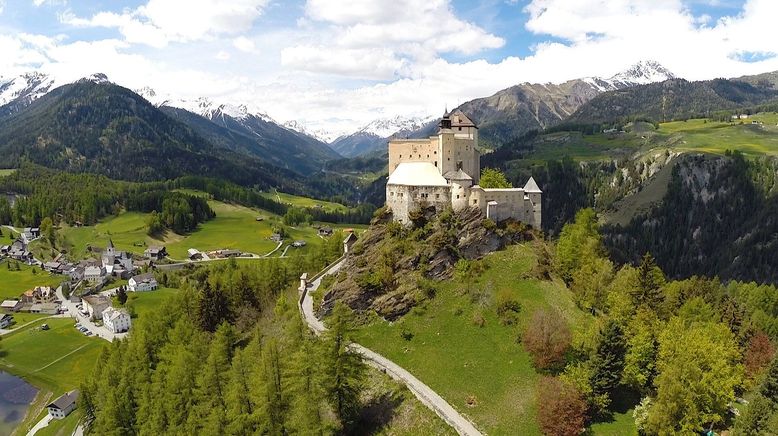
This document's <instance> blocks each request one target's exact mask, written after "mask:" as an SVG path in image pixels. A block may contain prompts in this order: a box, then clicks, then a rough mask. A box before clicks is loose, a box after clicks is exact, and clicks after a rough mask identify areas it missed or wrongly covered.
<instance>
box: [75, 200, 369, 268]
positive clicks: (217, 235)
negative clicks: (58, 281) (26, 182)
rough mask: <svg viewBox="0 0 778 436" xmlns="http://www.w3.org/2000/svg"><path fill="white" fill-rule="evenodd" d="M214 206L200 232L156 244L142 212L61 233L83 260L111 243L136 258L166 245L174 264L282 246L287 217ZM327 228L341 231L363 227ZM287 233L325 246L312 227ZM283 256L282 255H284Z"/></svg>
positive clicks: (172, 236)
mask: <svg viewBox="0 0 778 436" xmlns="http://www.w3.org/2000/svg"><path fill="white" fill-rule="evenodd" d="M281 195H283V194H281ZM296 198H298V199H301V198H302V197H296ZM307 200H310V199H307ZM310 201H313V200H310ZM208 203H209V204H210V206H211V208H212V209H213V210H214V212H215V213H216V217H215V218H214V219H212V220H210V221H207V222H205V223H202V224H200V226H199V227H198V228H197V230H195V231H194V232H192V233H190V234H188V235H177V234H175V233H172V232H168V233H167V234H166V235H165V236H164V238H163V239H154V238H152V237H150V236H148V235H147V234H146V223H145V221H146V215H147V214H142V213H137V212H124V213H121V214H120V215H119V216H116V217H110V218H107V219H105V220H103V221H101V222H100V223H98V224H97V225H95V226H85V227H67V226H65V227H63V228H62V229H61V230H60V232H61V233H62V234H63V235H64V236H65V238H66V240H67V241H68V243H69V244H72V247H73V248H72V251H73V253H74V254H75V256H76V257H77V258H82V257H84V256H85V255H86V253H87V250H86V247H87V246H89V245H92V246H96V247H101V248H102V247H105V246H106V245H107V243H108V239H109V238H110V239H111V240H112V241H113V243H114V245H115V246H116V247H117V249H119V250H126V251H130V252H133V253H136V254H143V251H144V250H145V249H146V247H147V246H150V245H165V246H166V247H167V251H168V253H169V254H170V257H171V258H173V259H186V257H187V250H188V249H189V248H196V249H198V250H200V251H210V250H218V249H224V248H229V249H237V250H241V251H243V252H248V253H254V254H257V255H264V254H266V253H268V252H270V251H271V250H273V249H274V248H275V247H276V245H277V243H275V242H273V241H271V240H270V239H269V237H270V235H271V234H272V233H273V226H274V225H275V224H277V223H280V220H281V218H280V217H278V216H277V215H274V214H271V213H269V212H267V211H263V210H259V209H251V208H247V207H244V206H238V205H233V204H227V203H222V202H219V201H209V202H208ZM333 204H334V203H333ZM260 215H261V216H263V217H264V218H265V219H264V220H263V221H257V220H256V218H257V216H260ZM327 225H329V226H331V227H335V228H346V227H359V226H350V225H330V224H327ZM362 227H364V226H362ZM287 230H288V232H289V240H290V241H294V240H298V239H301V240H304V241H306V242H307V243H308V245H309V246H316V245H319V244H321V238H319V237H318V236H317V234H316V229H314V228H313V227H311V226H306V225H302V226H299V227H297V228H291V227H287ZM305 250H306V249H305V248H302V249H296V250H292V249H290V250H289V252H288V253H287V255H294V254H302V253H304V252H305ZM277 254H278V255H280V250H279V252H278V253H277Z"/></svg>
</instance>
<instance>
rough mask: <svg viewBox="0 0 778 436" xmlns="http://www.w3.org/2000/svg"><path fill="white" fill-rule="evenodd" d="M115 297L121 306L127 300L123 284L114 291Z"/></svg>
mask: <svg viewBox="0 0 778 436" xmlns="http://www.w3.org/2000/svg"><path fill="white" fill-rule="evenodd" d="M116 299H117V300H119V304H121V305H122V306H124V303H126V302H127V290H126V289H125V288H124V286H119V290H118V291H116Z"/></svg>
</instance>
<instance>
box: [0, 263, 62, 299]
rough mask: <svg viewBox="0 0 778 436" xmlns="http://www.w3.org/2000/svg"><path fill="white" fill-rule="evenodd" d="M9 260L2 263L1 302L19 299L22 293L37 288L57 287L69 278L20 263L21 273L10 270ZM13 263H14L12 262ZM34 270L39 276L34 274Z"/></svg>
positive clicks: (0, 275) (0, 280)
mask: <svg viewBox="0 0 778 436" xmlns="http://www.w3.org/2000/svg"><path fill="white" fill-rule="evenodd" d="M8 262H9V261H8V260H4V261H0V300H4V299H7V298H17V297H19V294H21V293H22V292H24V291H26V290H28V289H31V288H33V287H35V286H53V287H57V286H59V284H60V283H62V282H63V281H64V280H66V279H67V278H66V277H64V276H61V275H52V274H49V273H47V272H46V271H42V270H41V269H40V268H38V267H30V266H28V265H24V264H23V263H21V262H19V263H18V264H19V269H20V270H19V271H10V270H9V269H8ZM11 262H13V261H11ZM33 268H35V270H36V271H37V274H33V272H32V271H33Z"/></svg>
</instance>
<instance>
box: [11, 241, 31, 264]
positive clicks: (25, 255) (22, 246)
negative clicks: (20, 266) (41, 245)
mask: <svg viewBox="0 0 778 436" xmlns="http://www.w3.org/2000/svg"><path fill="white" fill-rule="evenodd" d="M8 257H10V258H11V259H16V260H20V261H22V262H27V263H29V262H31V261H32V260H33V255H32V253H31V252H30V251H29V250H27V244H26V243H25V242H24V241H22V240H21V239H17V240H15V241H14V242H13V244H11V247H10V248H9V249H8Z"/></svg>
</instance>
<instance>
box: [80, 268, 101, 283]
mask: <svg viewBox="0 0 778 436" xmlns="http://www.w3.org/2000/svg"><path fill="white" fill-rule="evenodd" d="M105 277H106V274H105V268H103V267H101V266H94V265H90V266H88V267H86V268H84V280H86V281H88V282H89V283H103V281H104V280H105Z"/></svg>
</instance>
